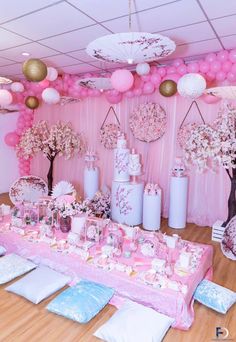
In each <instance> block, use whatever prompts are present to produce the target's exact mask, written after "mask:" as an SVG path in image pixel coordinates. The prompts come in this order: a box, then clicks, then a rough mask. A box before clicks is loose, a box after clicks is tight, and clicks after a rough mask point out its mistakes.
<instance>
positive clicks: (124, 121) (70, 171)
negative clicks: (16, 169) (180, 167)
mask: <svg viewBox="0 0 236 342" xmlns="http://www.w3.org/2000/svg"><path fill="white" fill-rule="evenodd" d="M149 101H155V102H157V103H159V104H160V105H161V106H162V107H163V108H164V109H165V110H166V113H167V119H168V125H167V131H166V133H165V135H164V136H163V137H162V138H161V139H160V140H158V141H156V142H152V143H149V144H147V143H144V142H140V141H138V140H136V139H135V138H134V137H133V135H132V133H131V132H130V130H129V115H130V113H131V112H132V110H133V108H134V107H135V106H136V105H137V104H139V103H145V102H149ZM190 103H191V101H190V100H186V99H184V98H182V97H180V96H174V97H171V98H164V97H162V96H161V95H160V94H158V93H155V94H153V95H149V96H142V97H139V98H138V97H136V98H132V99H127V98H126V99H124V100H123V101H122V102H121V103H120V104H118V105H114V108H115V110H116V112H117V114H118V117H119V119H120V121H121V125H122V128H123V130H124V132H125V133H126V135H127V139H128V145H129V147H130V148H131V147H135V148H136V150H137V151H138V152H139V153H140V154H141V155H142V163H143V171H144V175H143V177H142V178H143V180H145V181H152V182H158V183H159V184H160V186H161V188H162V189H163V193H164V196H163V216H165V217H167V216H168V203H169V182H170V170H171V168H172V166H173V162H174V158H175V156H176V155H181V149H180V147H179V146H178V143H177V141H176V134H177V132H178V127H179V125H180V123H181V121H182V119H183V117H184V115H185V113H186V112H187V109H188V107H189V105H190ZM198 103H199V106H200V109H201V111H202V114H203V116H204V118H205V120H206V122H208V123H210V122H212V121H213V120H214V118H215V117H216V116H217V112H218V108H219V105H220V104H219V103H218V104H214V105H207V104H205V103H204V102H203V101H201V100H199V101H198ZM109 106H110V105H109V103H108V102H107V101H106V100H105V99H104V98H88V99H86V100H83V101H81V102H80V103H76V104H68V105H66V106H59V105H56V106H49V105H42V106H41V107H40V108H39V109H38V110H37V111H36V112H35V121H39V120H42V119H44V120H48V121H49V122H50V123H54V122H56V121H58V120H61V121H66V122H67V121H71V122H72V124H73V127H74V129H75V130H76V131H78V132H83V133H84V134H85V136H86V138H87V141H88V144H89V146H90V147H92V148H95V149H96V151H97V152H98V154H99V162H98V164H99V167H100V170H101V185H102V184H107V185H109V186H110V185H111V180H112V172H113V162H112V151H109V150H106V149H105V148H104V147H103V146H102V145H101V144H100V142H99V129H100V126H101V124H102V122H103V120H104V118H105V115H106V112H107V110H108V108H109ZM195 113H196V110H195V109H192V111H191V114H190V115H189V119H188V121H187V122H194V121H197V122H198V121H199V118H198V116H196V115H195ZM83 167H84V161H83V159H81V158H80V159H79V158H78V157H77V156H76V157H74V158H73V159H71V160H69V161H65V160H64V159H63V158H58V159H57V160H56V161H55V170H54V171H55V172H54V184H55V182H57V181H59V180H62V179H66V180H69V181H71V182H72V183H73V184H74V185H75V186H76V188H77V189H78V190H79V192H80V193H81V194H82V185H83ZM47 171H48V161H47V159H45V158H43V157H42V155H41V154H39V155H38V156H37V157H35V158H34V159H33V162H32V173H33V174H36V175H39V176H41V177H43V178H46V174H47ZM228 191H229V182H228V179H227V176H226V172H225V170H223V168H220V169H219V170H218V172H217V173H213V172H212V171H208V172H205V173H204V174H199V173H196V172H195V171H194V169H191V171H190V188H189V204H188V221H189V222H195V223H197V224H200V225H212V223H213V222H214V221H215V220H216V219H224V218H225V217H226V212H227V210H226V204H227V196H228Z"/></svg>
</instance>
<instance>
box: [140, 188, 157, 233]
mask: <svg viewBox="0 0 236 342" xmlns="http://www.w3.org/2000/svg"><path fill="white" fill-rule="evenodd" d="M160 225H161V196H159V195H147V194H144V195H143V228H144V229H146V230H158V229H160Z"/></svg>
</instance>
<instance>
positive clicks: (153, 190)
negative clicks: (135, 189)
mask: <svg viewBox="0 0 236 342" xmlns="http://www.w3.org/2000/svg"><path fill="white" fill-rule="evenodd" d="M144 193H145V194H146V195H150V196H151V195H159V196H161V188H160V187H159V185H158V184H154V183H147V184H146V186H145V189H144Z"/></svg>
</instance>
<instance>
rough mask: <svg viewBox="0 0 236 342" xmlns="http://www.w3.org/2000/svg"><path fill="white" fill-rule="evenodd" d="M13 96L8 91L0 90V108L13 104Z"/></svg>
mask: <svg viewBox="0 0 236 342" xmlns="http://www.w3.org/2000/svg"><path fill="white" fill-rule="evenodd" d="M12 100H13V98H12V94H11V93H10V92H9V91H8V90H6V89H0V106H8V105H10V104H11V103H12Z"/></svg>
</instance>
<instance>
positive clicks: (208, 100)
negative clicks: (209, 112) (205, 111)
mask: <svg viewBox="0 0 236 342" xmlns="http://www.w3.org/2000/svg"><path fill="white" fill-rule="evenodd" d="M201 99H202V100H203V101H204V102H205V103H207V104H213V103H217V102H219V101H220V98H219V97H217V96H214V95H210V94H203V95H202V96H201Z"/></svg>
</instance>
